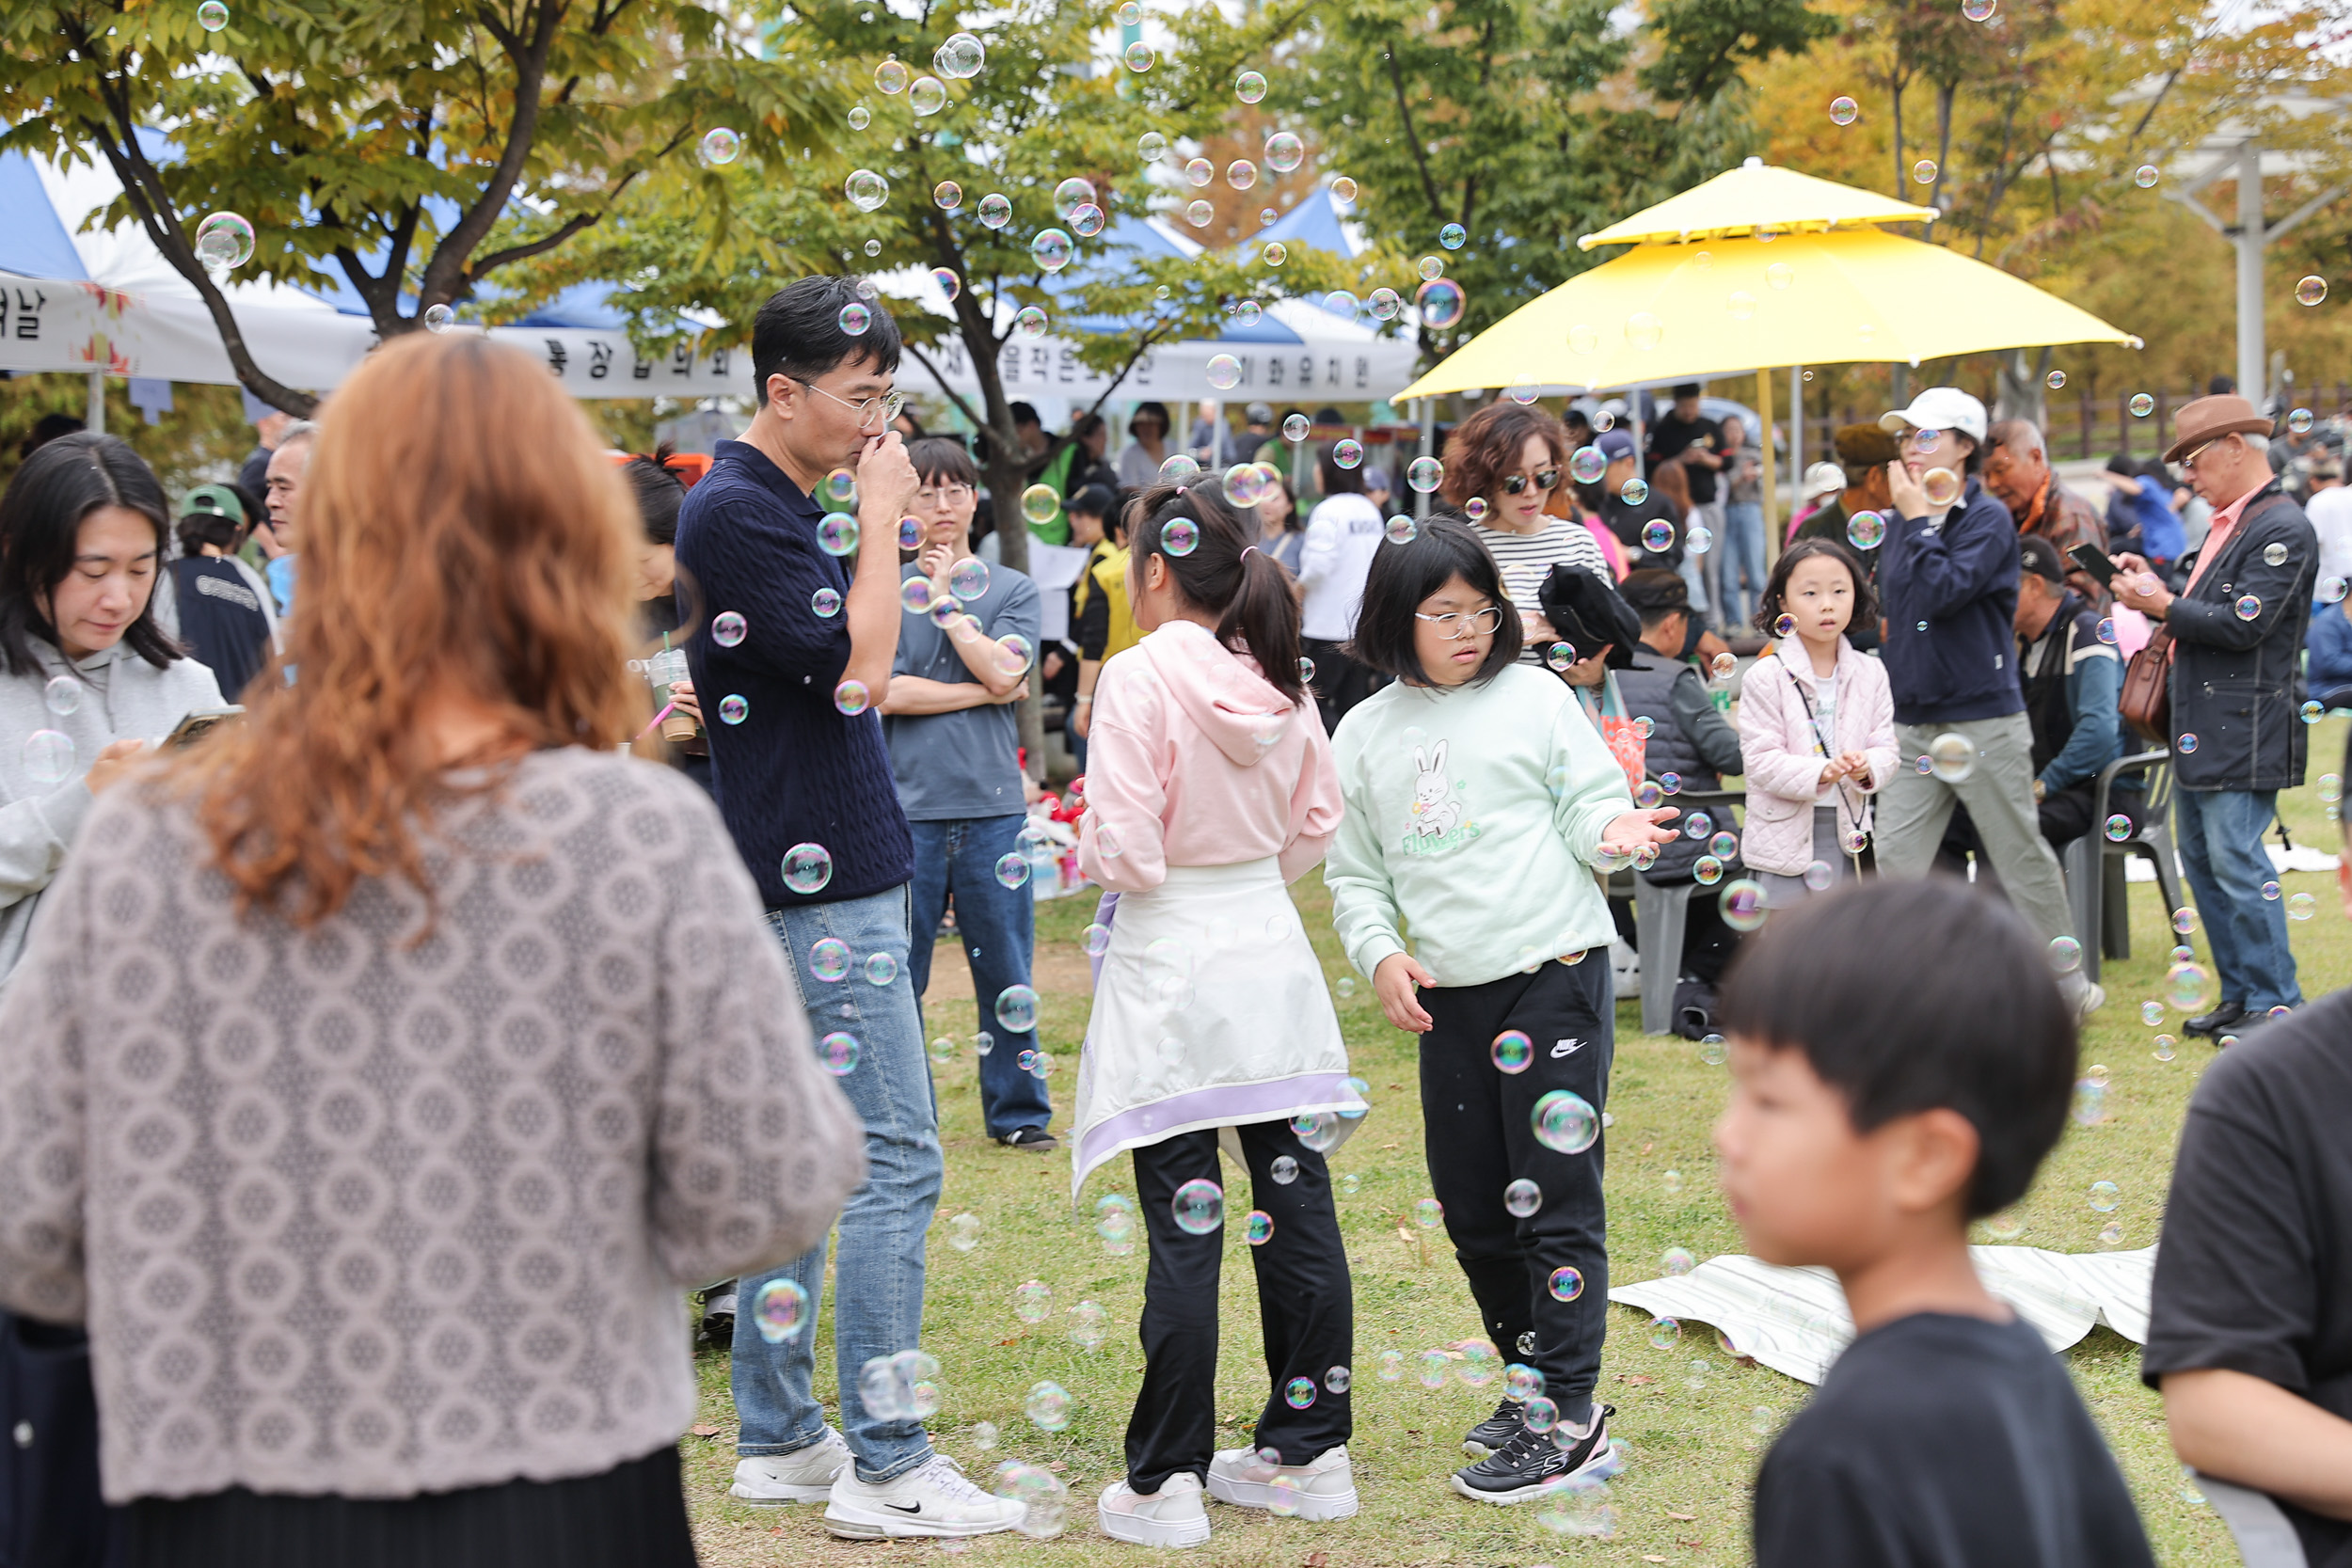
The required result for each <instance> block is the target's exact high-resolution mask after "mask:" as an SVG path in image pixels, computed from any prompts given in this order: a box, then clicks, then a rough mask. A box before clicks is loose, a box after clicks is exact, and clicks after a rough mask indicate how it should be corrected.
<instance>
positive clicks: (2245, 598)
mask: <svg viewBox="0 0 2352 1568" xmlns="http://www.w3.org/2000/svg"><path fill="white" fill-rule="evenodd" d="M2230 608H2231V609H2233V610H2236V611H2237V618H2238V619H2239V620H2241V621H2251V620H2253V619H2254V618H2255V617H2256V616H2258V615H2260V614H2261V613H2262V612H2263V602H2262V600H2260V599H2258V598H2256V597H2254V595H2253V594H2240V595H2239V596H2238V601H2237V603H2236V604H2234V605H2233V606H2231V607H2230Z"/></svg>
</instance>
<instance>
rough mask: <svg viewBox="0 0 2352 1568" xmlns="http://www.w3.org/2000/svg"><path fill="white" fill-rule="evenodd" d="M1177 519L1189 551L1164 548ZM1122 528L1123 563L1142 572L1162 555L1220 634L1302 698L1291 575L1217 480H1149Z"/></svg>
mask: <svg viewBox="0 0 2352 1568" xmlns="http://www.w3.org/2000/svg"><path fill="white" fill-rule="evenodd" d="M1178 522H1184V523H1186V524H1188V525H1190V531H1191V533H1192V536H1193V544H1192V547H1191V548H1190V549H1188V550H1170V549H1169V548H1168V537H1167V535H1168V530H1169V528H1170V526H1171V525H1173V524H1175V523H1178ZM1127 531H1128V533H1129V534H1130V536H1131V537H1130V540H1129V543H1130V546H1131V547H1132V548H1133V549H1134V551H1135V562H1134V564H1133V565H1132V566H1131V567H1130V568H1129V570H1131V571H1135V572H1140V571H1141V570H1142V569H1143V563H1144V562H1145V560H1146V558H1148V557H1151V556H1154V555H1156V556H1159V557H1160V558H1161V559H1163V560H1164V561H1166V562H1168V572H1169V573H1170V574H1171V575H1172V576H1173V577H1174V578H1175V579H1176V587H1177V590H1178V591H1179V592H1180V593H1182V594H1184V598H1185V600H1186V601H1187V602H1189V603H1191V604H1194V605H1197V606H1199V607H1200V609H1202V610H1209V611H1211V612H1213V613H1214V614H1216V617H1217V624H1216V639H1217V641H1220V642H1222V643H1224V644H1225V645H1226V646H1227V647H1229V648H1233V649H1236V650H1238V651H1240V652H1243V653H1247V654H1248V656H1249V657H1251V658H1253V659H1255V660H1256V661H1257V664H1258V668H1259V669H1260V670H1261V671H1263V673H1264V674H1265V678H1266V679H1267V680H1268V681H1269V682H1271V683H1272V684H1273V686H1274V689H1276V690H1278V691H1279V692H1281V694H1282V696H1283V698H1284V699H1285V700H1286V701H1288V702H1289V703H1290V704H1291V705H1292V706H1294V707H1295V706H1297V705H1298V704H1300V703H1301V702H1303V701H1305V700H1306V694H1307V688H1306V683H1305V682H1304V681H1302V680H1301V679H1300V678H1299V674H1298V657H1299V646H1298V600H1297V597H1296V596H1295V594H1292V592H1291V584H1290V574H1289V573H1288V572H1285V571H1284V570H1283V569H1282V563H1281V562H1279V561H1277V560H1275V559H1274V558H1273V557H1272V556H1270V555H1268V554H1266V552H1265V551H1263V550H1262V549H1260V548H1259V547H1258V530H1257V529H1255V528H1248V527H1245V526H1244V525H1243V522H1242V519H1241V517H1240V516H1239V515H1236V514H1235V513H1234V511H1233V509H1232V506H1231V505H1230V504H1228V503H1227V501H1226V499H1225V498H1224V496H1223V495H1222V494H1220V493H1219V488H1218V482H1217V481H1216V480H1214V479H1204V480H1202V481H1200V483H1197V484H1195V485H1193V487H1192V488H1191V489H1189V490H1186V489H1180V488H1178V487H1177V486H1175V485H1172V484H1154V485H1152V486H1151V487H1150V488H1149V489H1146V490H1145V491H1143V492H1142V493H1141V494H1140V495H1138V496H1137V497H1136V499H1134V500H1132V501H1130V502H1128V503H1127ZM1179 532H1180V534H1181V533H1182V531H1179Z"/></svg>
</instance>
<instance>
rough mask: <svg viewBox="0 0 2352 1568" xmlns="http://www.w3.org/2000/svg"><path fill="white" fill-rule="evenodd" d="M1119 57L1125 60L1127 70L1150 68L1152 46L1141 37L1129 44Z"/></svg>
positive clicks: (1140, 70) (1146, 69) (1139, 70)
mask: <svg viewBox="0 0 2352 1568" xmlns="http://www.w3.org/2000/svg"><path fill="white" fill-rule="evenodd" d="M1120 57H1121V58H1122V59H1124V60H1125V61H1126V62H1127V69H1128V70H1129V71H1136V72H1142V71H1149V70H1151V69H1152V46H1151V45H1150V44H1148V43H1146V42H1144V41H1143V40H1141V39H1137V40H1136V41H1135V42H1133V43H1131V44H1129V45H1128V46H1127V52H1126V53H1125V54H1124V55H1121V56H1120Z"/></svg>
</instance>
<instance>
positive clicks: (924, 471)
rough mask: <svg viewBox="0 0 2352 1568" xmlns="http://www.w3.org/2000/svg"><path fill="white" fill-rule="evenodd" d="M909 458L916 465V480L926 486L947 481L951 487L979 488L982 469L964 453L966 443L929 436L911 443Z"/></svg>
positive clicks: (970, 456)
mask: <svg viewBox="0 0 2352 1568" xmlns="http://www.w3.org/2000/svg"><path fill="white" fill-rule="evenodd" d="M907 459H908V461H910V462H912V463H913V464H914V477H915V478H917V479H919V480H921V481H922V482H923V483H926V484H937V483H939V482H940V481H941V480H943V479H944V480H946V482H947V483H950V484H969V485H971V486H972V487H973V488H974V489H976V490H977V489H978V488H979V483H980V469H979V466H978V465H977V464H976V463H974V462H973V461H972V454H971V453H970V452H968V451H964V450H963V443H962V442H961V441H959V440H957V439H956V438H955V437H954V436H921V437H919V438H917V439H915V440H913V441H909V442H908V443H907Z"/></svg>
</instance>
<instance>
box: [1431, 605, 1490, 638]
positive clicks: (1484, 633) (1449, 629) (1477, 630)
mask: <svg viewBox="0 0 2352 1568" xmlns="http://www.w3.org/2000/svg"><path fill="white" fill-rule="evenodd" d="M1413 619H1414V620H1416V621H1433V622H1435V623H1437V627H1438V636H1439V637H1442V638H1444V639H1445V640H1446V641H1449V642H1459V641H1463V640H1464V639H1465V638H1471V637H1491V636H1493V635H1494V632H1495V629H1496V628H1497V627H1499V626H1502V610H1499V609H1497V608H1496V607H1495V606H1493V605H1488V606H1487V607H1486V609H1484V610H1470V611H1469V612H1467V613H1464V612H1460V611H1456V612H1454V613H1453V614H1449V615H1423V614H1422V612H1421V611H1420V610H1415V611H1413Z"/></svg>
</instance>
